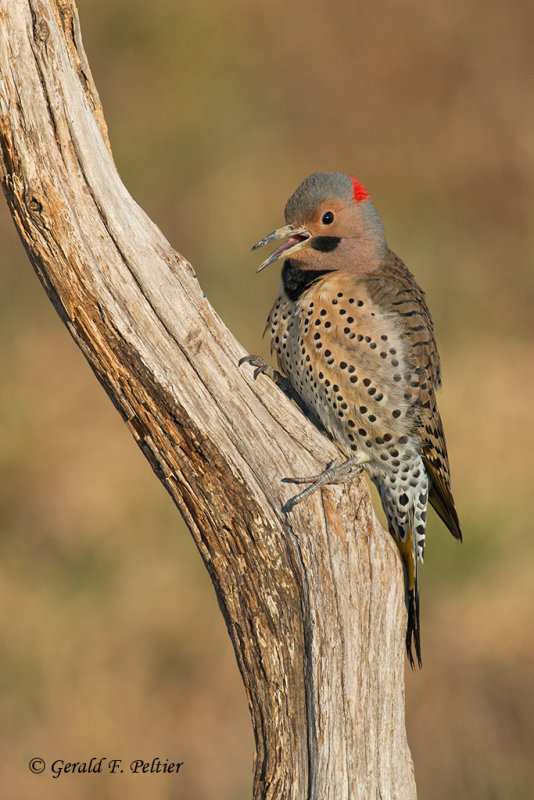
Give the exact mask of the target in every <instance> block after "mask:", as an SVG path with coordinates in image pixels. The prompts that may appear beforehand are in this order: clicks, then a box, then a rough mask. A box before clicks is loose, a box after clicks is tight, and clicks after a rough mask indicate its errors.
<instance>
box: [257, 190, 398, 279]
mask: <svg viewBox="0 0 534 800" xmlns="http://www.w3.org/2000/svg"><path fill="white" fill-rule="evenodd" d="M373 210H374V209H373ZM368 211H369V209H367V210H366V209H365V208H364V203H363V202H362V203H354V202H350V203H347V202H346V201H343V200H339V199H335V200H325V201H324V202H322V203H320V204H319V205H318V206H317V208H315V209H314V210H313V212H312V213H311V214H310V215H308V217H307V218H305V219H303V218H300V219H292V220H291V221H289V222H288V224H287V225H284V226H283V227H281V228H278V229H277V230H276V231H273V233H270V234H269V235H268V236H266V237H265V238H264V239H262V240H261V241H260V242H258V244H256V245H255V246H254V248H253V249H254V250H255V249H256V248H258V247H263V245H265V244H269V243H270V242H272V241H275V240H277V239H285V238H287V241H285V242H284V243H283V244H282V245H280V247H278V248H277V249H276V250H275V251H274V252H273V253H272V254H271V255H270V256H269V257H268V258H267V259H266V260H265V261H264V262H263V263H262V264H261V265H260V267H258V272H259V271H260V270H262V269H264V268H265V267H267V266H269V264H272V263H273V262H274V261H278V260H279V259H281V258H284V259H288V258H289V259H290V260H291V263H292V264H294V265H295V266H296V267H299V268H301V269H312V270H334V269H335V270H349V271H355V272H362V271H363V272H367V271H369V270H371V269H374V268H376V266H377V262H378V261H379V259H380V257H381V256H382V255H383V253H384V249H385V239H384V237H383V232H381V227H380V231H377V229H373V227H372V226H370V225H369V221H368V219H367V218H366V212H368ZM375 214H376V212H375ZM377 232H378V233H379V235H378V236H377Z"/></svg>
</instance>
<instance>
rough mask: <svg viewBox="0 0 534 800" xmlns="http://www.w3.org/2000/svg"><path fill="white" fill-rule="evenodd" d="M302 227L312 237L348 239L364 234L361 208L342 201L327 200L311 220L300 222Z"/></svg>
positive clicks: (317, 209) (316, 210)
mask: <svg viewBox="0 0 534 800" xmlns="http://www.w3.org/2000/svg"><path fill="white" fill-rule="evenodd" d="M300 225H302V226H303V227H305V228H307V230H308V231H309V232H310V234H311V235H312V237H315V236H333V237H337V238H339V239H348V238H351V237H353V236H361V234H362V232H363V219H362V214H361V211H360V208H359V207H358V206H357V205H356V204H355V203H351V204H350V205H347V203H344V202H343V201H342V200H326V201H325V202H324V203H321V205H320V206H318V207H317V208H316V209H315V211H314V212H313V214H312V216H311V217H310V218H309V219H307V220H303V221H302V222H299V226H300Z"/></svg>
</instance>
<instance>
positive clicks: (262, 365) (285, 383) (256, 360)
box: [237, 355, 307, 414]
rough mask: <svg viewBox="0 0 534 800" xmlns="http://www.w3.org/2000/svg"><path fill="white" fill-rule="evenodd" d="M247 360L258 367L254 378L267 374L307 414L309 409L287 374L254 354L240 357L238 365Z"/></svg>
mask: <svg viewBox="0 0 534 800" xmlns="http://www.w3.org/2000/svg"><path fill="white" fill-rule="evenodd" d="M245 362H248V363H249V364H251V365H252V366H253V367H256V369H255V370H254V380H256V378H257V377H258V375H266V376H267V377H268V378H270V379H271V380H272V381H273V382H274V383H275V384H276V385H277V386H278V388H279V389H281V390H282V391H283V393H284V394H285V395H287V397H289V398H290V399H291V400H294V401H295V403H296V404H297V405H298V407H299V408H300V410H301V411H302V412H304V413H305V414H307V410H306V408H305V406H304V404H303V402H302V400H301V398H300V397H299V395H298V394H297V393H296V391H295V390H294V388H293V386H292V385H291V383H290V381H289V380H288V378H286V376H285V375H282V373H281V372H278V370H277V369H275V368H274V367H271V365H270V364H267V362H266V361H264V360H263V358H262V357H261V356H254V355H249V356H244V357H243V358H240V359H239V361H238V362H237V365H238V366H239V367H240V366H241V364H244V363H245Z"/></svg>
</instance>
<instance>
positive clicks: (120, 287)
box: [0, 0, 415, 800]
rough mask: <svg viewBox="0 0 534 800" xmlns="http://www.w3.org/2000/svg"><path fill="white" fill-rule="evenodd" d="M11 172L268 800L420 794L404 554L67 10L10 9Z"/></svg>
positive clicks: (6, 181)
mask: <svg viewBox="0 0 534 800" xmlns="http://www.w3.org/2000/svg"><path fill="white" fill-rule="evenodd" d="M0 91H1V96H0V144H1V156H2V158H1V164H0V169H1V179H2V185H3V188H4V192H5V195H6V198H7V201H8V204H9V208H10V210H11V213H12V216H13V219H14V221H15V225H16V227H17V229H18V231H19V233H20V236H21V238H22V241H23V243H24V246H25V247H26V250H27V252H28V255H29V257H30V260H31V262H32V264H33V266H34V268H35V270H36V272H37V274H38V276H39V278H40V280H41V283H42V284H43V286H44V288H45V290H46V292H47V294H48V296H49V298H50V299H51V301H52V303H53V304H54V306H55V308H56V310H57V312H58V314H59V315H60V317H61V319H62V320H63V322H64V323H65V325H66V326H67V328H68V330H69V332H70V334H71V336H72V337H73V338H74V340H75V341H76V343H77V344H78V346H79V347H80V349H81V350H82V352H83V354H84V356H85V357H86V359H87V360H88V362H89V364H90V365H91V367H92V369H93V371H94V373H95V375H96V376H97V378H98V380H99V381H100V383H101V384H102V386H103V387H104V389H105V390H106V392H107V393H108V395H109V397H110V398H111V400H112V401H113V403H114V405H115V406H116V408H117V409H118V411H119V412H120V414H121V415H122V417H123V419H124V420H125V422H126V424H127V425H128V427H129V429H130V430H131V432H132V435H133V436H134V437H135V439H136V441H137V443H138V444H139V446H140V448H141V449H142V451H143V453H144V454H145V456H146V457H147V458H148V460H149V461H150V463H151V465H152V467H153V469H154V472H155V473H156V475H157V476H158V478H159V479H160V480H161V481H162V483H163V484H164V485H165V487H166V489H167V491H168V492H169V494H170V495H171V497H172V499H173V500H174V502H175V503H176V505H177V506H178V508H179V509H180V512H181V513H182V515H183V516H184V518H185V520H186V522H187V524H188V526H189V528H190V530H191V533H192V535H193V537H194V539H195V541H196V544H197V546H198V548H199V550H200V552H201V554H202V557H203V559H204V562H205V564H206V567H207V569H208V570H209V573H210V575H211V578H212V580H213V583H214V586H215V589H216V591H217V595H218V598H219V602H220V605H221V608H222V610H223V613H224V616H225V619H226V623H227V626H228V630H229V633H230V636H231V638H232V642H233V644H234V648H235V652H236V656H237V660H238V663H239V668H240V670H241V675H242V677H243V681H244V684H245V688H246V691H247V694H248V698H249V703H250V709H251V714H252V720H253V725H254V731H255V736H256V759H255V778H254V798H255V800H260V798H262V800H267V798H269V800H271V799H273V798H280V799H281V798H284V800H288V799H289V798H294V799H295V800H297V798H298V800H302V798H316V799H317V800H319V799H320V800H328V799H329V798H331V800H349V799H350V800H354V799H355V798H361V800H371V798H383V799H386V798H387V799H389V798H403V799H406V800H413V798H414V797H415V784H414V778H413V768H412V762H411V757H410V753H409V750H408V746H407V742H406V734H405V724H404V625H405V610H404V592H403V580H402V572H401V567H400V562H399V559H398V556H397V552H396V549H395V547H394V545H393V543H392V541H391V540H390V537H389V535H388V534H387V533H386V532H385V531H384V530H383V529H382V528H381V527H380V526H379V525H378V523H377V522H376V519H375V517H374V514H373V511H372V507H371V505H370V500H369V495H368V491H367V488H366V484H365V480H364V479H360V480H355V481H354V482H353V484H352V485H351V486H350V487H344V488H339V487H336V488H333V487H332V488H327V489H323V490H322V491H321V492H320V493H316V495H315V496H313V497H312V498H310V499H309V500H308V501H307V502H305V503H303V504H302V505H299V506H298V507H297V508H296V509H295V510H294V511H293V512H292V513H291V514H290V515H289V516H285V515H284V513H283V512H282V510H281V508H282V506H283V504H284V502H285V501H286V500H287V499H288V496H289V495H290V493H291V491H292V490H291V487H288V486H287V485H284V484H282V483H281V478H282V477H283V476H288V475H299V474H311V473H314V472H319V471H320V470H321V469H322V468H323V467H324V465H325V463H326V462H328V461H329V460H331V459H332V458H333V457H335V456H336V452H335V449H334V447H333V445H331V444H330V443H329V442H328V441H327V440H326V439H325V438H324V437H323V436H321V435H320V434H319V433H318V432H317V431H316V430H315V429H314V428H313V426H312V425H311V424H310V423H309V422H308V421H307V420H306V419H305V418H304V417H303V415H302V414H301V413H300V412H299V410H298V409H297V408H296V406H294V404H292V403H291V402H290V401H289V400H288V399H287V398H286V397H284V396H283V395H282V394H281V392H280V391H279V390H278V389H277V388H276V387H275V386H274V385H272V384H271V383H270V381H269V380H267V379H266V378H264V377H259V378H258V381H257V382H254V381H253V379H252V370H251V369H248V368H244V369H241V370H238V368H237V361H238V359H239V358H240V357H241V356H242V355H243V354H244V353H243V349H242V348H241V347H240V346H239V344H238V343H237V342H236V340H235V339H234V338H233V336H232V335H231V333H230V332H229V331H228V330H227V329H226V328H225V326H224V325H223V324H222V322H221V320H220V319H219V317H218V316H217V314H216V313H215V312H214V310H213V309H212V308H211V306H210V304H209V303H208V302H207V300H206V298H205V297H204V295H203V293H202V290H201V288H200V286H199V284H198V282H197V279H196V277H195V274H194V272H193V269H192V268H191V266H190V265H189V264H188V263H187V262H186V261H185V260H184V259H183V258H182V257H181V256H180V255H179V254H178V253H176V252H175V251H174V250H173V248H172V247H171V246H170V245H169V243H168V242H167V241H166V240H165V238H164V237H163V236H162V234H161V232H160V231H159V230H158V228H157V227H156V226H155V225H154V223H153V222H151V220H150V219H149V218H148V217H147V216H146V214H145V213H144V212H143V211H142V209H141V208H139V206H137V205H136V203H135V202H134V201H133V200H132V198H131V197H130V195H129V194H128V192H127V191H126V189H125V187H124V186H123V184H122V183H121V180H120V178H119V175H118V173H117V171H116V169H115V166H114V164H113V159H112V156H111V150H110V145H109V141H108V137H107V132H106V126H105V122H104V117H103V113H102V108H101V105H100V101H99V98H98V94H97V92H96V89H95V86H94V84H93V80H92V77H91V72H90V69H89V65H88V63H87V59H86V57H85V53H84V50H83V47H82V41H81V35H80V26H79V23H78V17H77V12H76V8H75V6H74V3H73V2H72V0H0Z"/></svg>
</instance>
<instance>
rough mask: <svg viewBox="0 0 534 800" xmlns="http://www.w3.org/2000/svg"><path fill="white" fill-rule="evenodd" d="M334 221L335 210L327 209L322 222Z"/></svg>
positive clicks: (330, 222)
mask: <svg viewBox="0 0 534 800" xmlns="http://www.w3.org/2000/svg"><path fill="white" fill-rule="evenodd" d="M333 221H334V212H333V211H325V212H324V214H323V216H322V217H321V222H322V223H323V225H331V224H332V223H333Z"/></svg>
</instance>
